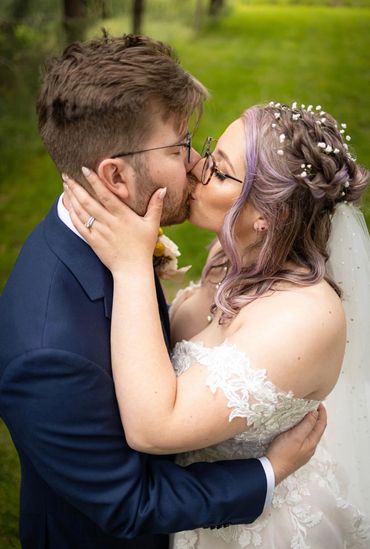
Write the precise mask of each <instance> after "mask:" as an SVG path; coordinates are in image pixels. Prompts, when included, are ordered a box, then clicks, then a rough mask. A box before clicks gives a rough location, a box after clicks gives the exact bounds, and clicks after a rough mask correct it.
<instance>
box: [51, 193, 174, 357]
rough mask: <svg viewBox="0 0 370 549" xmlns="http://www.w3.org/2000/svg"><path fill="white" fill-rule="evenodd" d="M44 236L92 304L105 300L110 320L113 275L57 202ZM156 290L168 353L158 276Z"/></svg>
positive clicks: (166, 320)
mask: <svg viewBox="0 0 370 549" xmlns="http://www.w3.org/2000/svg"><path fill="white" fill-rule="evenodd" d="M44 234H45V238H46V241H47V243H48V245H49V247H50V248H51V249H52V250H53V252H54V253H55V255H56V256H57V257H58V258H59V259H60V261H62V263H64V265H66V267H67V268H68V269H69V270H70V271H71V272H72V273H73V275H74V276H75V277H76V279H77V280H78V281H79V283H80V284H81V286H82V288H83V289H84V291H85V292H86V294H87V295H88V296H89V298H90V299H91V301H96V300H97V299H103V300H104V310H105V316H106V317H107V318H109V319H110V318H111V315H112V301H113V281H112V275H111V273H110V272H109V270H108V269H107V268H106V267H105V266H104V265H103V263H102V262H101V261H100V260H99V258H98V257H97V256H96V254H95V253H94V252H93V251H92V249H91V248H90V246H89V245H88V244H87V243H86V242H84V241H83V240H82V239H81V238H80V237H79V236H77V235H76V234H75V233H74V232H72V231H71V230H70V229H69V228H68V227H67V226H66V225H65V224H64V223H63V222H62V221H61V220H60V219H59V217H58V212H57V202H55V204H54V205H53V207H52V209H51V210H50V212H49V214H48V215H47V217H46V219H45V221H44ZM155 286H156V292H157V300H158V307H159V312H160V317H161V323H162V330H163V335H164V338H165V341H166V345H167V349H168V351H170V325H169V318H168V310H167V304H166V300H165V297H164V294H163V290H162V287H161V284H160V282H159V279H158V277H157V275H155Z"/></svg>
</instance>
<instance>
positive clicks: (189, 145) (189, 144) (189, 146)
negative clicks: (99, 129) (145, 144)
mask: <svg viewBox="0 0 370 549" xmlns="http://www.w3.org/2000/svg"><path fill="white" fill-rule="evenodd" d="M192 137H193V135H192V134H191V133H190V132H188V133H187V134H186V136H185V141H184V142H182V143H175V144H174V145H163V146H161V147H151V148H150V149H141V150H139V151H130V152H123V153H117V154H113V155H111V156H110V158H120V157H122V156H131V155H133V154H141V153H146V152H149V151H159V150H160V149H171V148H172V147H186V149H187V158H186V160H187V162H188V163H189V162H190V157H191V149H192Z"/></svg>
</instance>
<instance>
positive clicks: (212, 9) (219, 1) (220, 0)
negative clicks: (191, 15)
mask: <svg viewBox="0 0 370 549" xmlns="http://www.w3.org/2000/svg"><path fill="white" fill-rule="evenodd" d="M223 7H224V0H210V4H209V14H210V15H218V14H219V13H220V11H221V10H222V8H223Z"/></svg>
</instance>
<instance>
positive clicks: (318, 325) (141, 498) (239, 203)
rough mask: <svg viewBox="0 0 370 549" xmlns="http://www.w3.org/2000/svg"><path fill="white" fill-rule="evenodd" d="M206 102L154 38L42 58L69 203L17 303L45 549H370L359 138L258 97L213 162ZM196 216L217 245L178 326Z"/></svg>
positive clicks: (23, 531)
mask: <svg viewBox="0 0 370 549" xmlns="http://www.w3.org/2000/svg"><path fill="white" fill-rule="evenodd" d="M206 98H207V91H206V89H205V88H204V86H203V85H202V84H201V83H200V82H199V81H197V80H196V79H195V78H194V77H193V76H191V75H190V74H189V73H187V72H186V71H184V70H183V69H182V68H181V66H180V65H179V63H178V61H177V59H176V58H175V56H174V54H173V52H172V51H171V49H170V48H169V47H168V46H166V45H164V44H162V43H159V42H156V41H154V40H151V39H149V38H146V37H142V36H133V35H128V36H124V37H123V38H110V37H108V36H104V37H103V38H102V39H99V40H94V41H91V42H88V43H84V44H79V43H76V44H72V45H71V46H70V47H69V48H67V49H66V50H65V52H64V53H63V55H62V56H60V57H59V58H56V59H53V60H52V61H51V62H50V63H49V64H48V66H47V68H46V70H45V73H44V79H43V84H42V88H41V92H40V96H39V100H38V115H39V127H40V133H41V136H42V139H43V141H44V143H45V145H46V148H47V150H48V152H49V153H50V155H51V157H52V158H53V160H54V162H55V164H56V166H57V168H58V170H59V171H60V173H61V174H66V175H65V176H63V179H64V193H63V195H62V196H61V197H59V198H58V199H57V201H56V202H55V204H54V205H53V207H52V209H51V210H50V212H49V214H48V216H47V217H46V218H45V220H44V221H42V222H41V224H40V225H39V226H38V227H37V228H36V229H35V230H34V232H33V233H32V234H31V236H30V237H29V239H28V240H27V242H26V243H25V245H24V247H23V248H22V251H21V253H20V256H19V258H18V261H17V263H16V265H15V267H14V270H13V272H12V274H11V275H10V278H9V281H8V284H7V286H6V288H5V290H4V294H3V296H2V299H1V302H0V307H1V315H0V327H1V329H0V334H1V335H0V358H1V362H0V368H1V369H0V376H1V378H0V379H1V385H0V391H1V393H0V415H1V417H2V418H3V419H4V421H5V423H6V424H7V426H8V428H9V431H10V433H11V436H12V438H13V441H14V444H15V446H16V448H17V451H18V454H19V458H20V462H21V469H22V487H21V511H20V537H21V542H22V547H24V548H26V549H31V548H32V549H35V548H37V549H38V548H50V549H55V548H61V549H67V548H68V549H70V548H76V549H77V548H84V547H86V548H89V549H95V548H96V549H97V548H99V549H103V548H104V549H105V548H124V549H126V548H132V547H135V548H140V549H141V548H143V549H149V548H158V549H162V548H166V547H168V544H169V543H170V546H171V547H173V548H175V549H180V548H181V549H184V548H189V549H190V548H200V549H211V548H212V549H221V548H225V549H226V548H228V549H236V548H240V547H257V546H258V547H261V548H265V549H267V548H269V549H271V548H279V549H280V548H282V549H283V548H284V549H285V548H286V547H294V548H302V549H303V548H304V549H306V548H309V547H312V548H314V549H324V548H325V549H327V548H328V547H330V548H331V549H337V548H345V547H351V548H365V547H368V546H369V543H370V533H369V527H368V520H367V517H366V516H365V515H366V514H368V511H369V506H368V503H369V500H368V499H366V498H367V497H368V494H369V491H368V490H367V487H368V480H366V479H367V478H368V476H366V469H361V467H360V465H361V463H363V461H361V460H360V461H359V459H360V457H361V459H363V458H367V455H369V454H366V453H365V455H363V454H362V453H361V452H360V453H361V456H359V455H358V454H359V452H357V451H355V452H354V453H355V458H356V459H357V461H356V463H355V465H354V467H353V468H352V465H350V463H349V462H347V463H344V468H343V467H341V466H340V465H337V462H336V460H335V459H334V457H333V456H332V454H331V449H332V448H333V449H334V448H335V447H341V448H343V445H352V446H351V447H352V449H353V448H354V446H353V445H355V444H357V442H358V441H359V440H360V442H361V444H362V446H361V448H362V450H363V451H364V450H365V451H366V449H367V446H366V445H367V444H368V442H367V438H366V429H368V428H369V411H368V409H367V408H364V407H363V400H362V396H363V394H364V392H365V394H366V390H367V387H368V378H369V374H368V371H366V368H365V366H366V362H364V361H366V360H367V356H366V350H367V348H368V341H369V338H368V334H369V319H368V316H366V314H365V315H363V312H364V310H365V312H366V304H368V302H369V301H368V300H367V297H368V296H369V285H368V280H369V278H368V274H369V272H370V264H369V257H370V255H369V250H370V246H369V237H368V233H367V229H366V226H365V225H364V222H363V218H362V214H361V213H360V211H359V209H358V208H357V206H356V204H357V203H358V201H359V199H360V198H361V195H362V194H363V193H364V191H365V189H366V187H367V185H368V180H369V173H368V171H367V170H365V169H364V168H362V167H360V166H358V165H357V164H356V162H355V160H354V158H353V156H352V155H351V153H350V152H349V150H348V146H347V143H346V141H347V139H346V131H345V130H346V128H342V126H340V125H339V124H338V123H337V122H336V121H335V120H334V118H333V117H332V116H331V115H330V114H328V113H326V112H324V111H323V110H322V109H321V107H320V106H318V108H317V109H316V108H314V107H312V106H311V105H309V106H308V107H307V108H305V107H304V106H303V105H302V106H301V105H300V106H298V104H296V103H293V104H292V105H291V106H289V105H287V104H280V103H275V102H271V103H270V104H268V105H266V106H255V107H252V108H248V109H247V110H246V111H245V112H244V113H243V114H242V115H241V116H240V117H239V118H238V119H237V120H235V121H233V122H232V123H231V124H230V125H229V126H228V128H227V129H226V130H225V132H224V133H223V134H222V136H221V137H220V138H219V139H218V140H214V139H212V138H208V139H207V141H206V144H205V147H204V150H203V153H202V154H201V155H200V154H198V153H197V152H196V151H195V150H194V149H193V148H192V144H191V135H190V133H189V124H190V121H191V120H193V121H194V119H195V120H199V117H200V115H201V111H202V105H203V103H204V100H205V99H206ZM81 167H84V168H83V169H82V170H81ZM187 218H188V219H189V221H190V222H191V223H193V224H195V225H197V226H198V227H202V228H205V229H208V230H210V231H212V232H214V233H215V235H216V238H215V241H214V243H213V245H212V246H211V248H210V251H209V256H208V258H207V261H206V264H205V267H204V270H203V273H202V278H201V280H200V282H199V283H197V284H192V285H190V286H189V287H188V288H186V289H185V290H183V291H182V293H181V294H180V295H179V296H178V297H177V298H176V299H175V301H174V303H173V304H172V306H171V308H170V311H169V315H168V309H167V304H166V301H165V298H164V295H163V292H162V289H161V286H160V282H159V279H158V276H157V274H156V272H155V270H154V269H153V250H154V249H155V247H156V245H157V240H158V234H159V228H160V225H170V224H174V223H181V222H183V221H184V220H185V219H187ZM341 254H344V257H345V260H344V259H342V255H341ZM348 264H349V265H350V269H346V268H345V267H346V265H348ZM348 273H350V274H348ZM364 280H365V283H364ZM358 292H360V293H358ZM366 292H367V293H366ZM353 302H355V303H356V308H355V309H354V310H355V313H353V314H354V315H355V316H354V317H351V319H352V320H351V322H350V321H349V320H350V319H348V318H346V317H347V316H348V315H347V308H346V309H345V307H347V303H348V307H350V306H352V304H353ZM351 311H352V309H351ZM357 313H358V314H357ZM350 314H352V312H351V313H350ZM361 315H363V316H361ZM350 323H352V324H353V325H354V327H355V328H354V329H353V330H352V331H351V329H350V328H351V326H349V327H348V328H347V326H346V325H347V324H350ZM352 335H353V341H358V339H357V340H356V337H357V338H361V340H360V341H361V342H362V346H361V345H360V349H361V352H359V346H358V345H357V344H356V345H355V346H354V347H355V348H354V349H353V345H351V343H352ZM347 339H348V340H349V343H347ZM355 351H356V352H357V354H356V353H355ZM364 353H365V354H364ZM343 361H344V365H343ZM342 365H343V370H341V368H342ZM367 370H369V369H368V368H367ZM341 371H342V372H344V374H345V375H346V376H348V379H349V381H350V382H351V385H350V386H347V384H348V383H349V381H348V382H347V378H345V377H344V376H343V375H342V374H341ZM338 380H339V381H338ZM354 384H355V387H354V388H353V385H354ZM337 388H339V389H340V392H339V395H340V397H339V399H337V401H336V406H337V407H336V408H335V413H334V412H333V414H332V415H330V414H329V428H328V429H327V432H328V434H329V432H330V431H331V427H330V421H332V422H333V423H334V424H337V425H338V422H339V429H338V432H339V435H338V436H333V437H332V443H330V444H328V443H327V441H325V440H324V438H325V437H326V433H325V436H324V437H323V440H322V441H321V442H320V439H321V436H322V434H323V432H324V430H325V425H326V411H325V408H324V407H323V406H322V404H321V403H322V401H323V400H324V399H326V398H327V397H328V395H329V394H330V393H332V395H333V396H335V394H336V392H337ZM347 394H348V395H349V397H348V399H347V400H346V398H344V397H343V395H347ZM329 398H330V397H329ZM338 402H339V404H338ZM346 404H347V406H346ZM338 406H339V408H338ZM342 408H343V410H342ZM359 410H361V416H359V415H358V411H359ZM342 411H344V412H345V413H341V412H342ZM336 414H338V417H336ZM343 417H344V419H343ZM360 419H361V421H360ZM347 427H348V429H347V430H346V431H345V432H346V437H350V438H346V439H343V438H341V436H340V434H341V429H342V428H343V429H344V428H347ZM334 431H335V429H334ZM335 439H336V440H335ZM319 442H320V443H319ZM340 444H342V446H340ZM356 448H357V447H356ZM342 453H343V452H342ZM312 456H313V457H312ZM310 458H311V459H310ZM345 469H347V475H350V476H352V475H356V474H357V473H358V475H359V478H360V479H361V482H358V483H357V484H356V485H355V489H354V490H352V492H353V493H352V494H349V495H348V496H347V493H346V491H345V487H344V486H343V482H342V474H344V475H345V473H346V471H345ZM169 533H170V534H171V535H170V537H169V538H168V536H167V534H169Z"/></svg>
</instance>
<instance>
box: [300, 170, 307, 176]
mask: <svg viewBox="0 0 370 549" xmlns="http://www.w3.org/2000/svg"><path fill="white" fill-rule="evenodd" d="M299 177H307V172H306V171H305V170H303V172H302V173H300V174H299Z"/></svg>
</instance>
